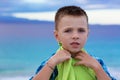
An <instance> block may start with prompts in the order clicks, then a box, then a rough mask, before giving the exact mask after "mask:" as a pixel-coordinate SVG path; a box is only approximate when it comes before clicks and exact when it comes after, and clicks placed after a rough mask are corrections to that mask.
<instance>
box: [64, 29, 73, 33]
mask: <svg viewBox="0 0 120 80" xmlns="http://www.w3.org/2000/svg"><path fill="white" fill-rule="evenodd" d="M71 31H72V30H71V29H67V30H65V31H64V32H71Z"/></svg>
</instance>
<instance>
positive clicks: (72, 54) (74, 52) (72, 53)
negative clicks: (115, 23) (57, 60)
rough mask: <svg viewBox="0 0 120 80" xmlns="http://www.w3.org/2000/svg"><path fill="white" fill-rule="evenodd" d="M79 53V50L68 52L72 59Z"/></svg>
mask: <svg viewBox="0 0 120 80" xmlns="http://www.w3.org/2000/svg"><path fill="white" fill-rule="evenodd" d="M80 52H81V50H79V51H70V53H71V56H72V57H75V56H76V54H78V53H80Z"/></svg>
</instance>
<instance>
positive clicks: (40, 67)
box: [29, 54, 58, 80]
mask: <svg viewBox="0 0 120 80" xmlns="http://www.w3.org/2000/svg"><path fill="white" fill-rule="evenodd" d="M52 55H54V54H52ZM48 59H49V58H48ZM48 59H47V60H45V61H43V62H42V63H41V64H40V66H39V67H38V69H37V70H36V73H35V75H36V74H37V73H38V72H39V71H40V70H41V69H42V68H43V67H44V66H45V64H46V62H47V61H48ZM57 74H58V70H57V67H55V69H54V71H53V73H52V75H51V77H50V80H55V78H56V76H57ZM33 77H34V76H32V77H31V78H30V79H29V80H32V79H33Z"/></svg>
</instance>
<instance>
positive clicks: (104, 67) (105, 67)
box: [96, 58, 116, 80]
mask: <svg viewBox="0 0 120 80" xmlns="http://www.w3.org/2000/svg"><path fill="white" fill-rule="evenodd" d="M96 59H97V61H98V62H99V63H100V64H101V66H102V68H103V70H104V71H105V72H106V73H107V74H108V76H109V77H110V78H111V80H116V79H115V78H114V77H112V76H111V74H110V73H109V71H108V69H107V66H106V65H105V64H104V62H103V60H102V59H100V58H96Z"/></svg>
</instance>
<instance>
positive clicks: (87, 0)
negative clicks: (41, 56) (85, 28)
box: [0, 0, 120, 24]
mask: <svg viewBox="0 0 120 80" xmlns="http://www.w3.org/2000/svg"><path fill="white" fill-rule="evenodd" d="M119 4H120V0H57V1H56V0H19V1H18V0H0V16H13V17H17V18H25V19H30V20H47V21H53V20H54V15H55V12H56V10H57V9H58V8H60V7H62V6H66V5H77V6H80V7H82V8H83V9H85V10H86V12H87V13H88V16H89V19H90V20H89V21H90V23H91V24H108V23H111V24H120V15H119V14H120V5H119ZM101 14H102V15H101Z"/></svg>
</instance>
